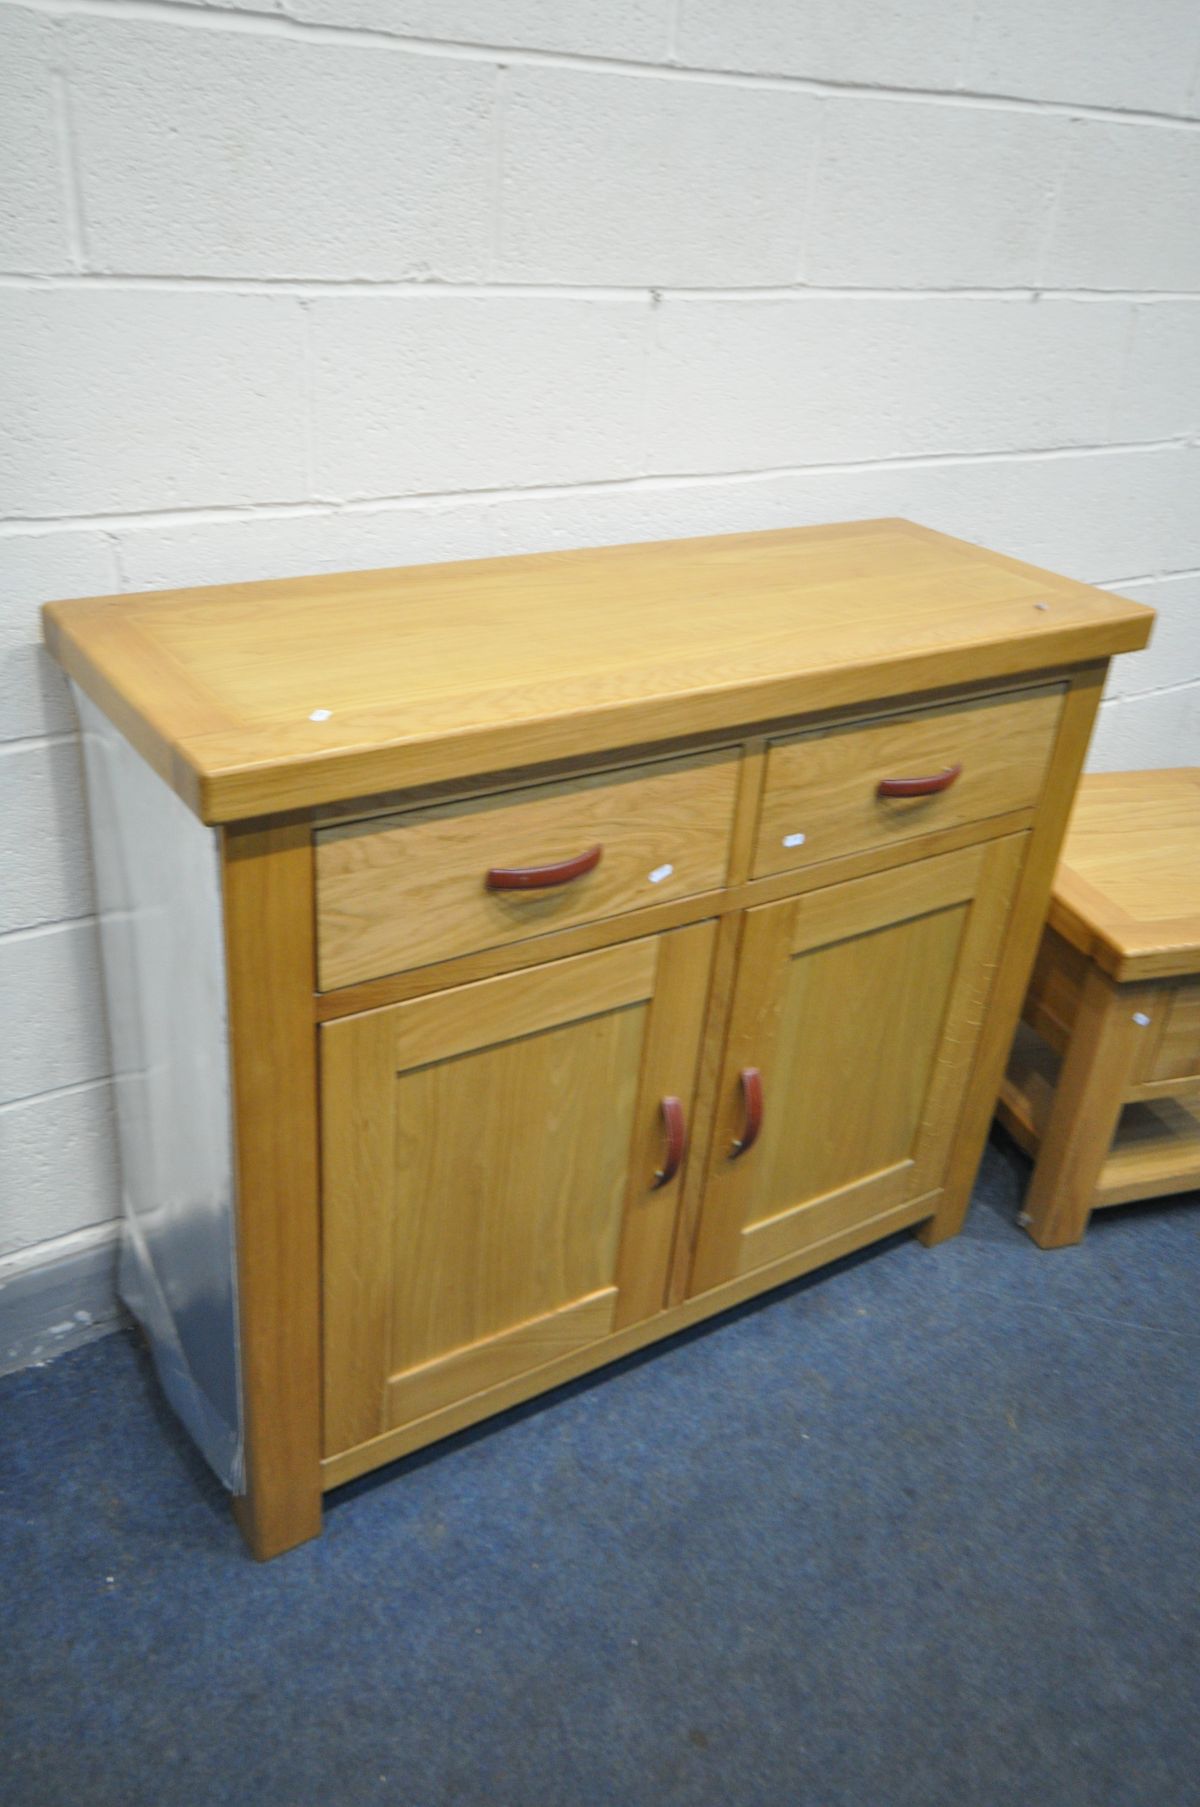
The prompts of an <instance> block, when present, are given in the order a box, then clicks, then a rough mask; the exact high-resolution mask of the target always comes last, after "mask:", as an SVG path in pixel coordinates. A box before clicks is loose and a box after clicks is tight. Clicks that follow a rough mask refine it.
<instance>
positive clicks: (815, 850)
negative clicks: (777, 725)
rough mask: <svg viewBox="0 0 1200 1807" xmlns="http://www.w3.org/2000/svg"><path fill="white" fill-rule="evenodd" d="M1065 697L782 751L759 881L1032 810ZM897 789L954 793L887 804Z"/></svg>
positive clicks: (759, 855) (821, 733)
mask: <svg viewBox="0 0 1200 1807" xmlns="http://www.w3.org/2000/svg"><path fill="white" fill-rule="evenodd" d="M1062 699H1063V686H1062V685H1058V684H1048V685H1041V686H1039V687H1038V688H1036V689H1028V690H1020V691H1007V692H1005V693H1004V694H1003V695H999V696H986V697H974V698H971V699H964V700H962V701H960V702H955V703H942V704H939V705H937V706H936V707H935V708H925V709H914V710H910V711H906V712H905V713H902V714H896V715H887V716H880V717H877V718H875V719H873V720H871V721H861V720H859V721H852V722H847V723H845V724H840V725H838V726H836V727H832V728H823V729H816V730H814V731H813V732H810V733H806V734H796V735H790V736H789V737H788V738H787V739H785V740H777V741H775V742H773V743H772V745H771V747H770V749H769V752H768V756H767V776H766V785H765V789H764V793H763V803H762V811H761V814H760V817H759V825H758V836H757V841H756V845H755V853H754V876H755V878H761V877H763V876H765V875H766V874H768V873H772V872H788V871H791V870H793V869H794V868H796V867H799V866H808V865H813V864H816V863H817V862H818V861H820V860H831V859H837V858H839V857H840V856H842V855H844V854H850V853H861V852H865V851H867V850H869V849H870V848H872V847H885V846H889V845H891V844H893V843H894V842H896V841H903V840H906V839H910V838H912V837H913V836H916V835H923V834H930V833H932V832H934V831H935V830H938V829H943V828H954V827H957V826H958V825H959V824H961V823H964V822H973V821H982V820H984V819H985V818H986V817H988V816H995V815H1002V814H1003V813H1004V812H1005V811H1007V810H1014V809H1027V808H1032V807H1033V805H1034V804H1035V803H1036V802H1037V800H1038V797H1039V795H1040V794H1041V788H1042V779H1043V777H1044V775H1045V772H1046V767H1047V765H1048V763H1049V759H1050V753H1051V749H1052V747H1053V744H1054V735H1055V731H1056V729H1057V727H1058V718H1059V713H1060V711H1061V708H1062ZM956 766H957V767H958V768H960V769H959V771H958V772H957V774H956V775H953V776H951V774H953V772H954V768H955V767H956ZM897 779H899V780H905V781H907V780H914V779H915V780H921V779H935V780H937V781H938V782H939V783H940V784H941V785H942V786H943V788H939V789H936V790H932V791H927V792H925V793H924V794H918V795H909V796H892V795H880V785H881V784H882V783H884V782H885V781H895V780H897Z"/></svg>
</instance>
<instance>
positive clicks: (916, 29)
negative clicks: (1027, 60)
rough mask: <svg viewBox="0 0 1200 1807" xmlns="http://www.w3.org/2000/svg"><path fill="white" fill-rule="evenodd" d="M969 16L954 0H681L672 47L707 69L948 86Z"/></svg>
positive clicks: (955, 71) (893, 84) (898, 85)
mask: <svg viewBox="0 0 1200 1807" xmlns="http://www.w3.org/2000/svg"><path fill="white" fill-rule="evenodd" d="M970 23H971V16H970V11H969V9H968V8H967V7H965V6H963V5H962V4H961V3H960V0H909V4H901V0H804V4H803V5H800V4H788V3H787V0H737V4H736V5H731V4H730V3H729V0H681V3H680V9H679V23H678V26H677V28H676V39H675V54H676V60H677V61H678V62H680V63H684V64H691V65H694V66H698V67H701V68H705V69H740V70H745V71H747V72H749V73H754V74H761V75H794V76H808V77H815V78H817V79H828V80H831V81H842V82H868V83H876V82H878V83H881V84H884V83H886V84H887V86H889V87H896V88H950V87H953V86H954V82H955V78H956V76H957V74H958V68H959V64H960V62H961V59H962V53H963V49H964V47H965V44H966V40H967V33H968V30H969V27H970Z"/></svg>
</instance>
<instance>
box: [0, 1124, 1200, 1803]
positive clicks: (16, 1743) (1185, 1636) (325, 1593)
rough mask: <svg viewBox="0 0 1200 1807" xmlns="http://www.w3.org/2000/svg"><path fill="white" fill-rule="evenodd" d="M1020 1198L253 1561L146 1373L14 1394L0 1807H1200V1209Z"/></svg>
mask: <svg viewBox="0 0 1200 1807" xmlns="http://www.w3.org/2000/svg"><path fill="white" fill-rule="evenodd" d="M1025 1173H1026V1167H1025V1163H1024V1162H1023V1160H1022V1158H1021V1157H1020V1156H1018V1155H1017V1154H1016V1153H1015V1152H1014V1151H1012V1150H1011V1149H1009V1148H1008V1147H1007V1146H1004V1147H1000V1146H997V1147H993V1148H991V1149H990V1150H989V1152H988V1156H987V1159H986V1162H985V1166H984V1171H983V1175H982V1178H981V1182H980V1186H979V1188H978V1191H977V1194H976V1200H975V1204H974V1208H973V1211H972V1215H971V1218H970V1220H969V1225H968V1229H967V1231H966V1233H965V1234H964V1235H963V1236H962V1237H961V1238H959V1239H958V1240H957V1241H955V1242H951V1243H947V1244H945V1245H944V1246H943V1247H941V1248H939V1249H937V1250H936V1251H933V1252H929V1251H926V1250H924V1249H922V1248H921V1247H920V1246H919V1245H918V1244H917V1243H916V1242H915V1241H913V1240H911V1239H909V1238H901V1239H898V1240H896V1241H894V1242H892V1243H889V1244H886V1245H883V1246H882V1247H880V1248H878V1249H876V1250H874V1251H871V1252H870V1253H868V1254H865V1255H863V1256H859V1257H857V1258H856V1259H854V1260H852V1261H848V1262H844V1263H842V1264H840V1265H839V1266H838V1267H837V1268H835V1269H832V1270H828V1271H827V1272H826V1273H824V1274H823V1275H816V1276H813V1277H811V1278H810V1279H808V1280H805V1281H802V1282H797V1283H796V1284H794V1285H793V1286H791V1287H790V1288H787V1289H786V1290H784V1291H783V1292H782V1293H780V1294H777V1295H775V1296H774V1297H773V1298H772V1299H770V1300H769V1301H765V1302H763V1301H760V1302H756V1303H755V1304H754V1305H751V1306H747V1307H743V1308H742V1309H741V1310H739V1311H737V1312H735V1313H732V1314H730V1316H729V1317H727V1318H725V1319H723V1320H720V1321H719V1322H718V1323H717V1324H716V1325H714V1326H711V1327H707V1328H705V1329H701V1330H698V1331H693V1332H691V1333H689V1334H687V1335H685V1336H683V1337H680V1338H678V1339H677V1340H675V1341H674V1342H673V1343H671V1344H669V1345H667V1346H665V1347H663V1348H660V1349H659V1350H658V1351H656V1352H654V1353H647V1354H644V1355H641V1356H637V1357H633V1358H630V1359H629V1360H627V1361H626V1362H624V1363H622V1364H621V1365H620V1366H619V1367H618V1368H615V1369H613V1370H610V1371H609V1373H608V1375H607V1376H606V1377H605V1378H602V1379H600V1378H597V1379H592V1380H589V1381H587V1382H580V1383H577V1384H576V1385H575V1386H573V1387H571V1388H568V1389H565V1390H563V1391H562V1392H560V1393H558V1394H556V1395H554V1396H553V1397H551V1398H550V1399H549V1400H546V1401H541V1402H539V1403H538V1404H536V1405H532V1406H527V1407H524V1408H522V1409H521V1410H519V1411H517V1412H513V1413H510V1414H508V1416H507V1417H506V1418H504V1419H502V1420H499V1421H496V1422H494V1423H493V1424H492V1425H490V1426H487V1427H483V1428H480V1429H477V1430H475V1431H472V1432H469V1433H465V1434H464V1435H462V1436H460V1437H458V1438H456V1439H454V1440H453V1441H452V1442H449V1443H446V1444H443V1445H442V1446H441V1447H440V1448H439V1449H437V1450H435V1451H432V1452H425V1453H423V1454H422V1455H420V1456H418V1457H412V1458H409V1460H407V1461H406V1462H404V1463H400V1464H397V1465H396V1466H395V1467H394V1468H392V1469H390V1470H385V1471H384V1472H383V1473H382V1474H381V1475H379V1476H374V1477H371V1478H370V1479H369V1480H367V1481H362V1482H358V1483H356V1484H355V1485H354V1486H352V1487H348V1488H345V1489H343V1490H342V1492H341V1493H339V1494H337V1495H335V1496H334V1497H333V1500H332V1502H331V1504H330V1507H329V1511H328V1514H327V1521H326V1522H327V1529H326V1534H325V1537H324V1538H323V1539H322V1541H320V1542H319V1543H314V1544H310V1545H308V1546H307V1547H305V1548H304V1549H301V1550H297V1551H295V1552H293V1553H292V1554H291V1555H289V1556H287V1557H284V1558H283V1559H282V1560H280V1561H278V1562H276V1563H274V1564H271V1565H269V1566H266V1567H258V1566H256V1565H255V1564H253V1563H252V1562H250V1561H249V1559H248V1558H246V1557H244V1556H243V1554H242V1551H241V1547H240V1545H239V1542H238V1539H237V1537H236V1535H235V1533H234V1530H233V1527H232V1525H231V1523H230V1520H229V1516H228V1513H227V1511H226V1506H225V1501H224V1498H223V1496H222V1494H221V1492H220V1490H219V1488H218V1487H217V1486H216V1484H215V1483H214V1482H213V1481H212V1480H211V1479H210V1478H209V1477H208V1476H207V1473H206V1471H205V1470H204V1468H203V1467H202V1465H201V1464H200V1462H199V1460H198V1458H197V1457H196V1456H195V1455H194V1454H193V1453H192V1451H191V1449H190V1446H189V1445H188V1443H187V1441H186V1440H185V1439H184V1437H183V1436H182V1435H181V1433H180V1432H179V1431H178V1430H177V1429H176V1428H175V1426H174V1423H173V1421H172V1419H171V1417H170V1415H169V1412H168V1411H167V1410H166V1408H165V1407H163V1406H162V1405H161V1404H160V1402H159V1399H158V1395H157V1393H156V1391H155V1388H154V1385H153V1380H152V1376H151V1374H150V1372H149V1369H148V1365H147V1362H146V1360H145V1357H144V1356H143V1354H142V1353H141V1351H140V1349H139V1347H138V1346H137V1344H136V1343H135V1341H134V1340H133V1338H132V1337H130V1336H127V1335H117V1336H112V1337H108V1338H106V1339H105V1340H104V1341H102V1342H99V1343H95V1344H93V1345H91V1346H90V1347H88V1348H85V1349H81V1350H79V1351H77V1352H76V1353H75V1354H73V1355H70V1356H66V1357H64V1358H63V1359H62V1360H60V1361H58V1362H56V1363H54V1364H53V1365H52V1366H50V1367H48V1368H45V1369H41V1370H35V1371H30V1372H27V1373H25V1374H22V1375H18V1376H15V1377H13V1378H12V1379H10V1380H8V1381H6V1382H4V1383H3V1384H2V1385H0V1538H2V1542H0V1586H2V1590H3V1619H2V1624H0V1802H3V1803H4V1807H27V1804H28V1807H59V1803H67V1802H70V1803H72V1804H77V1803H81V1804H84V1807H92V1804H96V1807H106V1804H107V1803H110V1802H111V1803H118V1802H119V1803H122V1804H123V1807H141V1804H142V1803H146V1804H147V1807H174V1804H176V1803H187V1804H188V1807H191V1804H193V1803H199V1804H202V1807H223V1804H224V1803H237V1804H238V1807H243V1804H245V1807H258V1804H270V1807H275V1804H276V1803H279V1804H281V1807H358V1804H359V1803H372V1804H374V1803H394V1804H403V1807H483V1804H485V1803H486V1804H488V1807H543V1804H551V1807H601V1804H602V1803H603V1804H608V1803H612V1804H613V1807H642V1804H643V1803H645V1804H646V1807H649V1804H651V1803H653V1804H654V1807H708V1804H709V1803H712V1804H713V1807H717V1804H718V1803H719V1804H720V1807H759V1804H760V1803H761V1804H763V1807H766V1804H770V1807H793V1804H801V1803H803V1804H805V1807H808V1804H811V1807H851V1804H853V1807H909V1804H911V1807H941V1804H942V1803H947V1804H950V1803H953V1807H1009V1804H1010V1803H1011V1804H1013V1807H1016V1804H1018V1803H1020V1804H1022V1807H1023V1804H1025V1803H1031V1804H1034V1803H1036V1804H1037V1807H1187V1804H1188V1803H1197V1802H1200V1723H1198V1717H1197V1716H1198V1712H1200V1607H1198V1602H1197V1589H1198V1582H1200V1456H1198V1448H1197V1410H1196V1405H1197V1375H1198V1373H1200V1310H1198V1304H1200V1209H1198V1208H1197V1207H1198V1204H1200V1198H1197V1197H1196V1196H1195V1195H1194V1196H1193V1198H1192V1199H1191V1201H1190V1202H1183V1201H1181V1202H1178V1203H1175V1204H1171V1205H1167V1204H1158V1205H1153V1206H1143V1207H1139V1208H1131V1209H1127V1210H1125V1211H1118V1212H1110V1213H1108V1214H1105V1215H1104V1216H1102V1217H1101V1218H1099V1219H1097V1221H1096V1222H1095V1223H1094V1225H1093V1228H1092V1230H1091V1232H1090V1234H1089V1236H1088V1238H1087V1240H1086V1241H1085V1243H1084V1244H1083V1245H1082V1247H1081V1248H1079V1249H1076V1250H1074V1251H1064V1252H1060V1253H1053V1254H1043V1253H1040V1252H1039V1251H1038V1250H1037V1249H1035V1248H1034V1246H1033V1244H1032V1243H1031V1242H1029V1241H1028V1239H1027V1238H1026V1237H1024V1236H1023V1235H1021V1234H1020V1233H1019V1232H1018V1231H1017V1230H1016V1229H1015V1227H1014V1218H1015V1214H1016V1210H1017V1199H1018V1195H1019V1191H1020V1188H1021V1185H1022V1184H1023V1182H1024V1177H1025Z"/></svg>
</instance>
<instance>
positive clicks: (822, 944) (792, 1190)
mask: <svg viewBox="0 0 1200 1807" xmlns="http://www.w3.org/2000/svg"><path fill="white" fill-rule="evenodd" d="M1024 841H1025V837H1024V836H1023V835H1013V836H1009V837H1006V838H1005V839H1003V840H999V841H993V842H989V843H986V844H985V845H983V846H976V847H967V848H964V849H962V850H961V851H960V852H956V853H948V854H943V855H941V856H940V857H939V858H936V859H930V860H922V861H920V862H918V863H916V864H914V865H912V866H907V867H901V868H900V869H899V870H896V871H891V872H881V873H878V874H876V875H875V876H873V877H871V878H860V879H854V880H852V881H849V882H847V883H845V884H840V885H834V886H831V887H830V888H829V889H827V890H820V891H809V892H806V893H805V894H804V895H803V896H800V897H796V898H789V899H787V900H786V901H785V902H783V903H775V904H767V905H764V906H763V907H762V908H760V909H755V910H750V911H748V912H747V914H746V918H745V923H744V928H743V934H742V943H741V952H740V962H739V969H738V980H737V985H736V988H735V992H734V999H733V1005H732V1012H731V1019H730V1026H729V1036H728V1041H727V1045H726V1052H725V1058H724V1062H723V1066H722V1074H721V1081H720V1090H719V1096H718V1102H717V1109H716V1113H715V1127H714V1140H713V1145H712V1150H711V1154H710V1166H709V1174H708V1181H707V1186H706V1190H705V1195H704V1201H703V1205H702V1208H701V1213H700V1221H699V1225H698V1230H697V1241H696V1249H695V1256H694V1260H693V1265H692V1275H691V1281H690V1287H689V1290H690V1291H691V1292H693V1293H695V1292H703V1291H705V1290H707V1289H708V1288H709V1287H712V1286H716V1285H718V1284H719V1283H720V1282H721V1281H723V1280H729V1279H732V1278H734V1277H735V1276H736V1275H739V1274H746V1273H750V1272H752V1271H753V1270H755V1269H757V1268H761V1267H766V1266H768V1265H770V1264H771V1263H772V1262H777V1261H784V1260H786V1259H787V1258H788V1257H789V1256H794V1255H798V1254H800V1253H802V1252H804V1251H806V1250H810V1249H813V1248H814V1247H816V1245H818V1244H820V1243H822V1242H824V1241H826V1240H827V1239H828V1238H832V1237H837V1236H839V1235H841V1234H842V1233H844V1232H845V1231H847V1230H849V1229H851V1228H854V1227H855V1226H859V1225H862V1224H865V1223H868V1222H869V1221H870V1220H871V1219H873V1218H880V1219H881V1227H880V1234H881V1235H882V1234H886V1233H887V1228H888V1224H887V1218H886V1214H887V1213H889V1212H891V1211H894V1210H895V1208H896V1207H898V1206H900V1205H902V1204H904V1203H905V1202H907V1201H910V1200H915V1199H917V1198H919V1197H922V1196H924V1195H925V1194H927V1193H930V1192H933V1191H936V1189H937V1187H938V1185H939V1183H940V1178H941V1174H942V1171H943V1168H944V1165H945V1161H946V1157H947V1155H948V1153H949V1149H950V1143H951V1139H952V1136H953V1132H954V1127H955V1123H956V1120H957V1114H958V1107H959V1104H960V1102H961V1097H962V1088H963V1085H964V1083H965V1080H966V1076H967V1074H968V1072H969V1069H970V1064H971V1061H972V1058H973V1055H974V1051H975V1043H976V1039H977V1035H978V1031H979V1026H980V1024H981V1022H982V1018H983V1011H984V1008H985V1006H986V1002H987V997H988V992H989V990H990V987H991V977H992V973H993V970H994V967H995V963H996V960H997V956H998V953H999V948H1000V941H1001V937H1002V935H1003V931H1004V926H1005V923H1006V920H1007V916H1008V909H1009V904H1010V901H1011V898H1012V893H1013V889H1014V886H1015V882H1016V876H1017V871H1018V868H1019V865H1020V859H1021V855H1022V852H1023V848H1024ZM756 1119H757V1122H756ZM738 1144H741V1146H740V1147H739V1146H737V1145H738Z"/></svg>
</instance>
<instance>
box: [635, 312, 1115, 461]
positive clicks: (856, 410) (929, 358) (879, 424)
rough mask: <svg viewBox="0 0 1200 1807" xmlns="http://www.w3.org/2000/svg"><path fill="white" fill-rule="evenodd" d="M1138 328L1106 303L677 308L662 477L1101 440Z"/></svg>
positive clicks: (667, 324) (663, 384) (658, 426)
mask: <svg viewBox="0 0 1200 1807" xmlns="http://www.w3.org/2000/svg"><path fill="white" fill-rule="evenodd" d="M1126 326H1127V311H1126V309H1125V307H1124V306H1123V305H1115V306H1112V307H1106V306H1103V305H1102V304H1099V303H1091V302H1070V301H1057V302H1048V301H1043V302H1037V303H1034V302H1030V301H1026V300H1010V301H1004V300H998V301H980V300H970V299H966V300H956V299H943V300H927V299H925V298H922V297H914V298H912V299H906V298H903V297H902V298H899V299H896V300H891V299H878V298H864V299H861V300H858V299H841V298H837V299H834V298H828V299H826V298H816V297H813V298H804V299H800V300H783V301H775V300H758V301H749V302H737V301H727V302H704V301H697V302H693V301H668V302H667V303H666V304H665V305H664V306H663V307H662V309H661V310H660V311H659V313H658V315H657V318H656V330H657V338H658V348H657V352H656V355H655V358H654V361H653V364H652V370H651V381H650V394H651V407H650V413H649V420H650V434H651V447H652V450H651V469H653V470H658V471H668V472H673V473H679V474H684V473H687V472H692V471H703V470H719V469H722V468H724V469H729V470H744V469H748V468H752V467H756V466H757V467H762V466H767V465H803V464H821V463H833V462H840V461H847V460H858V459H865V458H893V457H911V456H915V455H919V454H926V453H946V452H982V451H998V450H1009V449H1012V450H1024V449H1028V448H1032V447H1053V446H1069V445H1072V444H1076V445H1078V444H1090V443H1098V442H1101V441H1103V440H1104V438H1105V437H1106V434H1107V429H1108V416H1109V412H1110V408H1111V400H1112V396H1113V393H1114V391H1115V388H1116V384H1117V381H1118V377H1119V371H1120V366H1121V356H1122V350H1123V343H1124V333H1125V330H1126Z"/></svg>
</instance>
